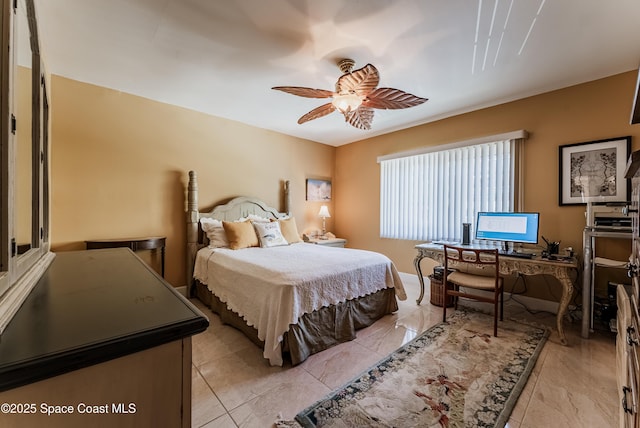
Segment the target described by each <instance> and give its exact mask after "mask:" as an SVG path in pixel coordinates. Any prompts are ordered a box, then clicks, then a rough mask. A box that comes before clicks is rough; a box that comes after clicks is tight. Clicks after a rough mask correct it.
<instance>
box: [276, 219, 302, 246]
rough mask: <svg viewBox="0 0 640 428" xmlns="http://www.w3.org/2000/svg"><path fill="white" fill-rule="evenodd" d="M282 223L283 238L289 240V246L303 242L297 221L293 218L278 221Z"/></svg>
mask: <svg viewBox="0 0 640 428" xmlns="http://www.w3.org/2000/svg"><path fill="white" fill-rule="evenodd" d="M278 223H280V231H282V236H284V239H286V240H287V242H288V243H289V244H293V243H295V242H302V239H300V234H299V233H298V227H297V226H296V219H295V218H293V217H291V218H287V219H284V220H278Z"/></svg>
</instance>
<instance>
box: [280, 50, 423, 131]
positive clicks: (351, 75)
mask: <svg viewBox="0 0 640 428" xmlns="http://www.w3.org/2000/svg"><path fill="white" fill-rule="evenodd" d="M354 65H355V62H354V61H353V60H351V59H343V60H340V61H339V62H338V67H340V70H341V71H342V72H343V73H344V74H343V75H342V76H340V78H339V79H338V81H337V82H336V90H335V92H334V91H328V90H325V89H312V88H303V87H299V86H275V87H273V88H271V89H276V90H278V91H283V92H287V93H289V94H292V95H297V96H300V97H306V98H333V100H332V101H331V102H330V103H327V104H323V105H321V106H320V107H317V108H315V109H313V110H311V111H310V112H309V113H307V114H305V115H304V116H302V117H301V118H300V119H298V123H299V124H302V123H305V122H308V121H310V120H313V119H317V118H319V117H322V116H326V115H328V114H329V113H333V112H334V111H336V110H338V111H339V112H340V113H342V114H343V115H344V119H345V121H346V122H347V123H349V124H350V125H352V126H354V127H356V128H358V129H364V130H368V129H371V122H372V121H373V109H374V108H377V109H403V108H409V107H413V106H417V105H420V104H422V103H424V102H426V101H427V98H421V97H417V96H415V95H412V94H410V93H408V92H404V91H401V90H400V89H394V88H378V87H377V86H378V83H379V81H380V75H379V74H378V69H376V68H375V67H374V66H373V65H371V64H367V65H365V66H364V67H362V68H359V69H357V70H354V71H352V69H353V66H354Z"/></svg>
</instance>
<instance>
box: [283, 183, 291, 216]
mask: <svg viewBox="0 0 640 428" xmlns="http://www.w3.org/2000/svg"><path fill="white" fill-rule="evenodd" d="M290 197H291V195H290V194H289V180H285V182H284V212H285V213H287V214H288V215H289V216H291V199H290Z"/></svg>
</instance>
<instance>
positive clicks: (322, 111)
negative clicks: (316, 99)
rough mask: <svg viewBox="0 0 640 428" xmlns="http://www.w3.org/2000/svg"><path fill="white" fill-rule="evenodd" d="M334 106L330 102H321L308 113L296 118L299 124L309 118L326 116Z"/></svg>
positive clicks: (307, 120)
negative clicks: (321, 103)
mask: <svg viewBox="0 0 640 428" xmlns="http://www.w3.org/2000/svg"><path fill="white" fill-rule="evenodd" d="M335 109H336V108H335V107H334V106H333V104H331V103H327V104H323V105H321V106H320V107H317V108H314V109H313V110H311V111H310V112H309V113H307V114H305V115H304V116H302V117H301V118H300V119H298V123H299V124H303V123H305V122H309V121H310V120H313V119H317V118H319V117H322V116H326V115H328V114H329V113H333V112H334V111H335Z"/></svg>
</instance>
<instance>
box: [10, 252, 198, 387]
mask: <svg viewBox="0 0 640 428" xmlns="http://www.w3.org/2000/svg"><path fill="white" fill-rule="evenodd" d="M208 325H209V320H208V319H207V318H206V316H205V315H204V314H202V312H200V311H199V310H198V309H197V308H196V307H195V306H193V305H192V304H191V303H190V302H189V301H188V300H187V299H185V298H184V297H183V296H181V295H180V294H179V293H178V292H177V291H176V290H174V288H173V287H172V286H171V285H170V284H168V283H167V282H165V281H164V280H163V279H162V278H161V277H160V276H159V275H158V274H157V273H155V272H154V271H153V270H152V269H151V268H149V267H148V266H147V265H146V264H145V263H144V262H143V261H142V260H141V259H140V258H138V257H137V256H136V255H135V254H134V253H133V252H132V251H131V250H129V249H128V248H113V249H104V250H91V251H72V252H61V253H57V254H56V257H55V259H54V260H53V262H52V263H51V265H50V266H49V268H48V269H47V271H46V272H45V273H44V275H43V276H42V278H40V280H39V282H38V283H37V284H36V286H35V287H34V289H33V290H32V291H31V293H30V295H29V296H28V297H27V299H26V300H25V301H24V303H23V304H22V306H21V307H20V309H19V310H18V312H17V313H16V315H15V316H14V318H13V319H12V320H11V322H10V323H9V325H8V326H7V328H6V329H5V331H4V332H3V333H2V335H1V336H0V391H4V390H7V389H11V388H15V387H17V386H21V385H25V384H28V383H32V382H36V381H38V380H42V379H46V378H48V377H52V376H56V375H59V374H62V373H66V372H69V371H72V370H77V369H79V368H82V367H86V366H89V365H93V364H97V363H101V362H104V361H107V360H110V359H113V358H117V357H121V356H123V355H127V354H131V353H134V352H138V351H142V350H144V349H149V348H152V347H155V346H158V345H161V344H164V343H168V342H171V341H174V340H178V339H182V338H184V337H188V336H191V335H194V334H197V333H199V332H202V331H204V330H205V329H206V328H207V326H208Z"/></svg>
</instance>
